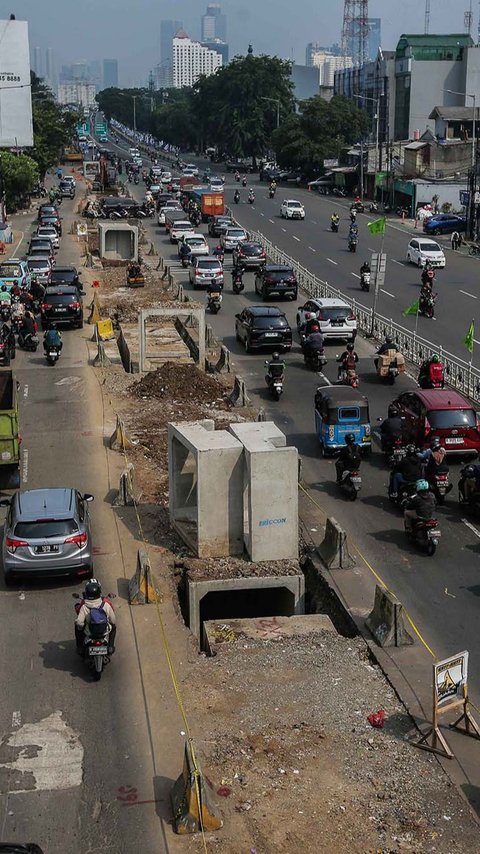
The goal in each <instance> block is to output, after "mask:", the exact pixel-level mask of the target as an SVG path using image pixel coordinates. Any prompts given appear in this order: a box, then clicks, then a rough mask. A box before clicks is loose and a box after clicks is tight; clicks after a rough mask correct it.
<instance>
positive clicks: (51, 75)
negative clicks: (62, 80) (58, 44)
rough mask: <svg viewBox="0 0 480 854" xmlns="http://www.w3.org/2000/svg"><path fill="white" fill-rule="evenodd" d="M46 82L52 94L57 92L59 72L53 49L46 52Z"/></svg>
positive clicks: (49, 48) (48, 48)
mask: <svg viewBox="0 0 480 854" xmlns="http://www.w3.org/2000/svg"><path fill="white" fill-rule="evenodd" d="M45 80H46V82H47V83H48V85H49V86H50V89H51V90H52V92H56V91H57V70H56V65H55V54H54V52H53V49H52V48H51V47H47V49H46V51H45Z"/></svg>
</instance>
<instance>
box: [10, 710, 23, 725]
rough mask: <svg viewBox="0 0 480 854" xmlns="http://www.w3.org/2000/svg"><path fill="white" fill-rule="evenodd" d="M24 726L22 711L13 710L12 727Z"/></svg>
mask: <svg viewBox="0 0 480 854" xmlns="http://www.w3.org/2000/svg"><path fill="white" fill-rule="evenodd" d="M21 726H22V713H21V712H12V729H18V728H19V727H21Z"/></svg>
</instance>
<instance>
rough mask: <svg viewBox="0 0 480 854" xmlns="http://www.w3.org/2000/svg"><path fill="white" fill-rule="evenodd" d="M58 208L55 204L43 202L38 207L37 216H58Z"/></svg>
mask: <svg viewBox="0 0 480 854" xmlns="http://www.w3.org/2000/svg"><path fill="white" fill-rule="evenodd" d="M58 215H59V214H58V209H57V207H56V205H49V204H48V203H45V204H44V205H40V207H39V209H38V218H39V219H42V217H44V216H58Z"/></svg>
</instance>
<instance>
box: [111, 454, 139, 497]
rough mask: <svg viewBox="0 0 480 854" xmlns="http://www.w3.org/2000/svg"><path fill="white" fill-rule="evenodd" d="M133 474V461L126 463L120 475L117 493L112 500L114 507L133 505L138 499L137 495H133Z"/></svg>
mask: <svg viewBox="0 0 480 854" xmlns="http://www.w3.org/2000/svg"><path fill="white" fill-rule="evenodd" d="M134 474H135V468H134V466H133V463H128V465H127V467H126V468H124V470H123V471H122V473H121V475H120V486H119V489H118V495H117V496H116V498H115V499H114V502H113V506H114V507H134V505H135V502H136V500H138V497H137V499H136V498H135V495H134V486H133V478H134Z"/></svg>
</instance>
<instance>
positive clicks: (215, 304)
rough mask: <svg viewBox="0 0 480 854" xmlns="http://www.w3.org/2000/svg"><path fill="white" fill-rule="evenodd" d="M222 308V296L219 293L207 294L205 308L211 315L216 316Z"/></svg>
mask: <svg viewBox="0 0 480 854" xmlns="http://www.w3.org/2000/svg"><path fill="white" fill-rule="evenodd" d="M221 307H222V295H221V294H220V293H213V294H209V296H208V299H207V308H208V310H209V311H210V312H211V313H212V314H218V312H219V311H220V309H221Z"/></svg>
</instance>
